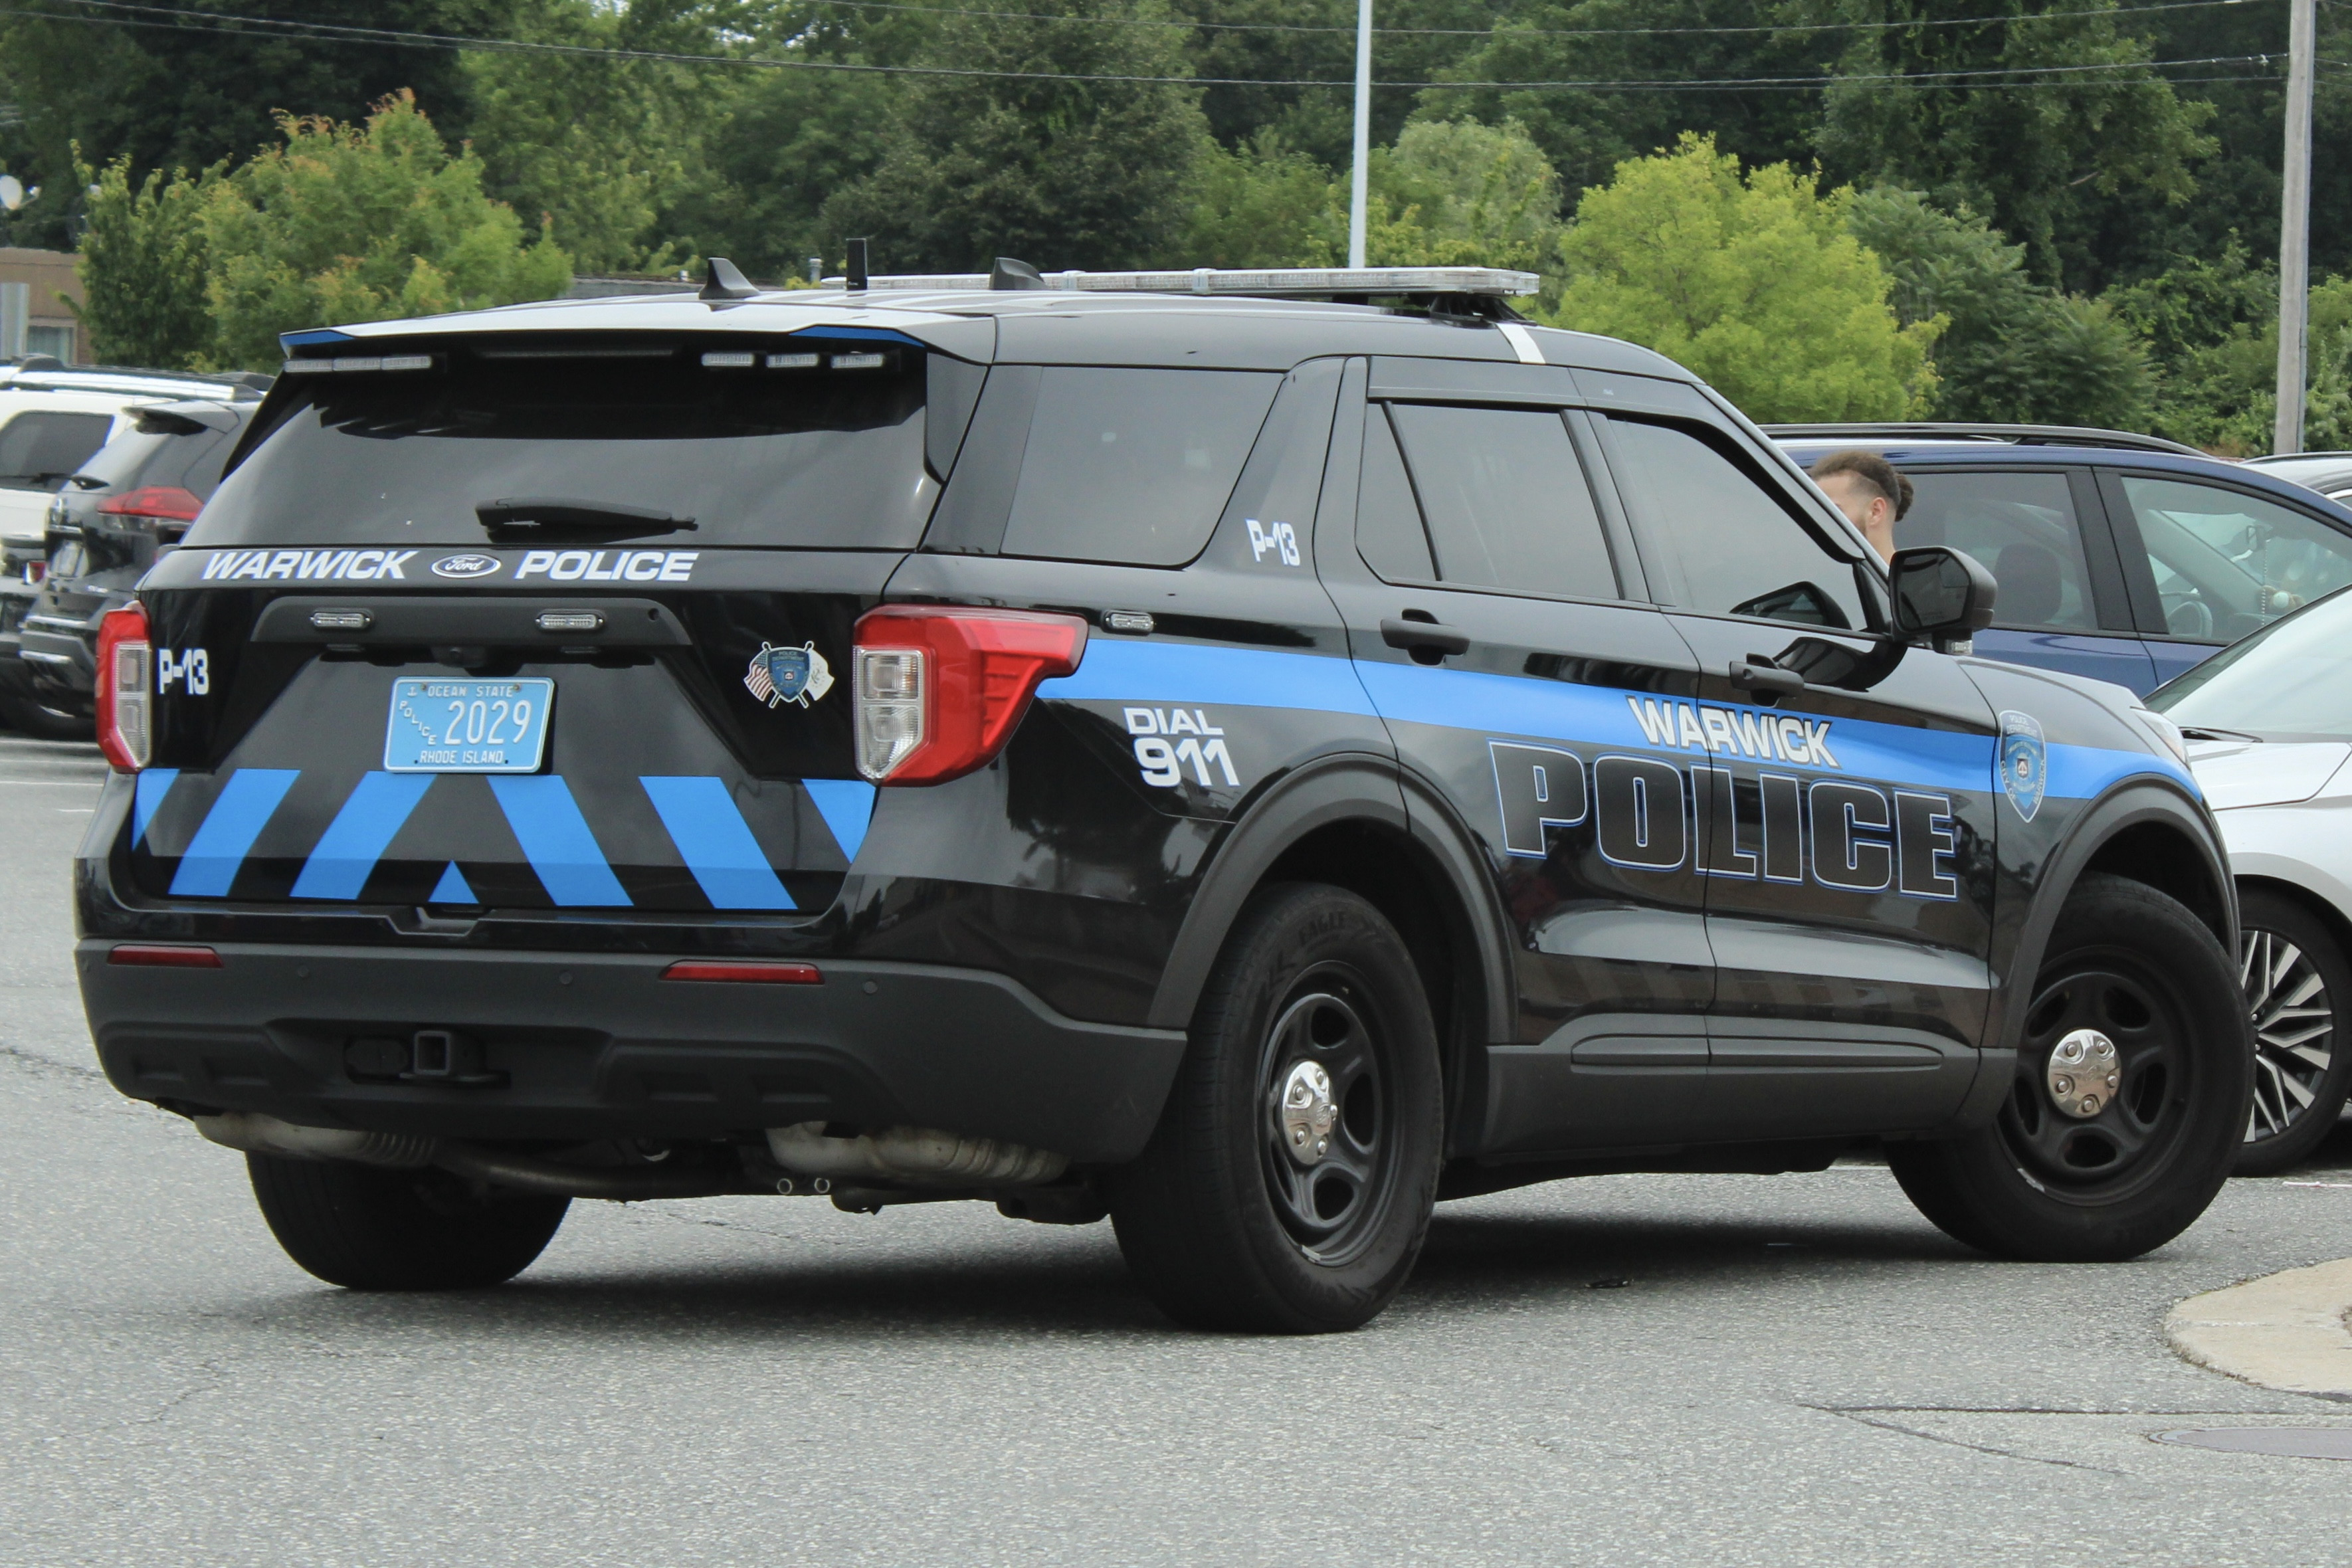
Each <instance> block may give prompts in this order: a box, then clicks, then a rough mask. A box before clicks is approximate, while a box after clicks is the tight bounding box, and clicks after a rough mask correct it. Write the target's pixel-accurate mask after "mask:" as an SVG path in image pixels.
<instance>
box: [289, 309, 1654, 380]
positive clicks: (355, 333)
mask: <svg viewBox="0 0 2352 1568" xmlns="http://www.w3.org/2000/svg"><path fill="white" fill-rule="evenodd" d="M811 328H832V329H848V330H850V331H852V332H854V331H856V330H857V329H864V331H867V332H875V331H890V332H902V333H904V334H906V335H907V336H908V337H911V338H914V339H917V340H919V342H923V343H925V344H927V345H929V347H931V348H934V349H938V350H940V351H942V352H944V353H950V354H953V355H955V356H956V357H958V358H960V359H967V360H974V361H978V362H981V363H991V362H1001V363H1009V364H1115V365H1116V364H1129V365H1168V366H1182V367H1186V368H1194V369H1203V370H1207V369H1217V370H1288V369H1289V368H1290V367H1291V366H1293V365H1296V364H1297V363H1301V362H1302V361H1306V360H1310V359H1318V358H1325V357H1328V356H1330V355H1334V354H1396V355H1405V356H1418V357H1424V358H1439V359H1464V360H1493V361H1498V362H1502V363H1517V361H1518V358H1519V354H1518V351H1517V348H1515V347H1514V345H1513V344H1512V342H1510V340H1509V338H1507V337H1506V336H1505V334H1504V333H1503V332H1502V331H1498V330H1497V329H1496V326H1495V324H1494V323H1493V322H1490V321H1478V320H1474V319H1470V318H1466V317H1449V316H1426V315H1420V314H1415V313H1412V312H1407V311H1402V310H1388V309H1384V308H1382V307H1379V306H1372V305H1339V304H1328V303H1321V302H1317V301H1309V300H1254V299H1249V298H1246V297H1242V296H1236V295H1218V296H1214V297H1212V298H1207V299H1198V298H1193V297H1191V296H1187V295H1182V294H1142V293H1135V294H1128V293H1120V294H1109V293H1086V292H1079V291H1074V290H1069V289H1007V290H1002V291H989V290H983V289H971V290H961V291H954V292H946V291H942V292H939V293H916V292H912V291H909V292H906V293H898V292H895V291H887V290H885V291H877V292H869V293H865V294H848V293H845V292H842V291H840V290H837V289H790V290H779V291H772V292H769V293H764V294H761V295H759V296H756V297H754V298H752V299H749V300H701V299H698V298H697V297H696V296H694V295H690V294H649V295H624V296H617V297H608V298H605V299H599V300H541V301H539V302H537V303H533V304H526V305H504V306H500V307H499V308H497V309H495V310H468V311H463V312H460V313H457V314H454V315H447V316H427V317H422V318H417V319H413V320H409V321H369V322H365V323H362V324H360V325H356V326H349V327H337V328H322V329H320V330H317V331H304V332H289V333H288V334H287V335H286V339H285V342H286V346H287V348H288V349H289V351H293V352H297V353H299V352H300V351H303V350H306V349H307V350H310V351H312V352H314V353H315V352H317V351H319V350H322V349H329V348H331V346H332V345H334V344H337V343H341V342H352V341H354V340H360V339H366V340H371V346H373V342H377V341H381V340H383V339H387V338H416V337H428V336H429V337H446V336H450V335H454V334H459V333H463V334H468V335H470V334H473V333H477V332H520V331H530V332H597V333H602V332H610V331H660V332H709V333H713V334H758V335H761V336H770V335H785V334H790V333H793V332H800V331H807V330H809V329H811ZM1525 331H1526V332H1527V335H1528V341H1530V342H1534V343H1535V344H1536V345H1537V347H1538V350H1539V351H1540V352H1541V353H1542V354H1543V356H1544V361H1545V363H1548V364H1553V365H1565V366H1580V367H1582V368H1585V369H1588V370H1599V371H1613V372H1618V373H1621V374H1627V373H1630V374H1636V375H1653V376H1662V377H1666V378H1669V379H1672V380H1675V381H1678V382H1689V381H1691V380H1692V379H1693V378H1692V376H1691V374H1690V373H1689V372H1688V371H1685V370H1684V369H1683V368H1682V367H1681V366H1680V365H1677V364H1675V363H1674V362H1673V361H1671V360H1669V359H1666V358H1664V356H1662V355H1659V354H1655V353H1651V352H1650V351H1649V350H1647V349H1643V348H1637V347H1635V346H1634V345H1633V344H1632V343H1628V342H1620V341H1618V340H1617V339H1615V338H1603V337H1596V336H1593V335H1592V334H1591V333H1587V332H1570V331H1560V330H1559V329H1557V328H1552V327H1538V326H1535V325H1532V324H1526V325H1525Z"/></svg>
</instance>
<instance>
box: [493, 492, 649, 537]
mask: <svg viewBox="0 0 2352 1568" xmlns="http://www.w3.org/2000/svg"><path fill="white" fill-rule="evenodd" d="M474 515H475V516H476V517H478V518H479V519H481V520H482V526H483V527H484V528H485V529H487V530H488V531H489V535H490V537H491V538H492V539H495V540H499V541H501V542H510V543H522V542H529V541H533V540H541V539H644V538H646V537H648V536H650V535H653V534H657V533H681V532H685V531H689V530H691V529H692V528H693V527H694V519H692V518H690V517H672V516H670V515H669V513H667V512H666V511H653V510H648V509H646V508H645V507H635V506H616V505H614V503H612V502H610V501H593V500H566V499H564V498H562V497H561V496H517V497H513V498H510V499H508V500H486V501H483V502H481V503H479V504H478V505H477V506H476V507H475V508H474Z"/></svg>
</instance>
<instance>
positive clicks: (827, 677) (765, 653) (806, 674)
mask: <svg viewBox="0 0 2352 1568" xmlns="http://www.w3.org/2000/svg"><path fill="white" fill-rule="evenodd" d="M743 687H744V689H746V690H747V691H749V692H751V695H752V696H754V697H756V698H758V699H759V700H761V701H762V702H764V703H766V704H767V705H768V706H769V707H770V708H774V707H776V706H777V705H778V704H780V703H784V702H790V703H792V704H793V705H794V706H795V707H800V708H805V707H807V706H808V705H809V704H810V703H812V702H814V701H816V700H818V699H819V698H821V697H823V696H824V694H825V693H826V692H828V691H830V690H832V689H833V667H832V666H831V665H829V664H827V663H825V662H824V655H823V654H821V653H819V652H817V651H816V644H814V643H813V642H809V643H803V644H802V645H801V646H800V647H774V646H772V645H771V644H769V643H766V642H762V643H761V645H760V651H759V652H757V653H755V654H753V655H752V656H751V668H750V669H749V670H747V671H745V672H744V675H743Z"/></svg>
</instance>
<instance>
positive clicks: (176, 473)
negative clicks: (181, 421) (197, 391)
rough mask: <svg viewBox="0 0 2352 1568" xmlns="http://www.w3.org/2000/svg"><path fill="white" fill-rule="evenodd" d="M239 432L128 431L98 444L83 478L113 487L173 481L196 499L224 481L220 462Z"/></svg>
mask: <svg viewBox="0 0 2352 1568" xmlns="http://www.w3.org/2000/svg"><path fill="white" fill-rule="evenodd" d="M235 445H236V437H234V436H233V435H232V434H231V433H230V432H228V431H226V430H207V429H205V428H204V427H202V426H198V427H197V428H195V429H194V430H191V431H179V430H171V431H165V430H149V429H147V428H145V427H143V426H142V427H139V428H135V429H131V430H126V431H124V432H123V433H122V434H121V435H120V436H117V437H115V438H114V439H113V440H111V441H109V442H108V443H107V444H106V445H105V446H104V447H100V449H99V452H98V455H97V456H95V457H93V458H90V460H89V462H87V463H84V464H83V465H82V466H81V468H80V470H79V472H80V473H81V475H82V476H83V477H84V478H87V479H96V480H98V481H99V482H100V484H102V485H104V486H105V487H106V488H107V489H112V490H129V489H138V488H139V487H140V486H142V485H174V486H177V487H178V488H180V489H184V490H187V491H189V492H190V493H192V494H194V496H195V497H197V499H199V500H202V499H203V498H204V497H205V496H208V495H210V494H212V492H213V487H214V486H215V485H217V484H219V483H220V475H221V465H222V464H223V463H226V461H228V455H229V451H230V449H231V447H234V446H235Z"/></svg>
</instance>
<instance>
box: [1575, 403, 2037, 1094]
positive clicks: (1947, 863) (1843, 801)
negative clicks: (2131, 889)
mask: <svg viewBox="0 0 2352 1568" xmlns="http://www.w3.org/2000/svg"><path fill="white" fill-rule="evenodd" d="M1598 423H1599V424H1600V426H1601V428H1602V429H1603V431H1604V432H1605V437H1606V442H1607V451H1608V454H1609V459H1610V467H1611V470H1612V473H1613V474H1614V475H1615V476H1616V478H1617V479H1618V483H1619V488H1620V489H1621V490H1622V492H1623V494H1624V497H1625V500H1626V503H1627V506H1628V508H1629V510H1630V511H1631V512H1632V514H1633V520H1634V526H1635V529H1636V531H1637V534H1638V537H1639V540H1640V548H1641V552H1642V557H1643V564H1644V567H1645V568H1646V570H1647V574H1648V578H1649V581H1650V584H1651V585H1652V587H1653V589H1654V591H1655V592H1656V593H1657V595H1658V596H1659V598H1660V599H1661V600H1662V601H1664V603H1666V604H1667V605H1671V606H1672V607H1673V608H1672V615H1671V617H1670V618H1671V619H1672V621H1673V623H1674V625H1675V627H1676V629H1677V630H1678V631H1679V632H1680V633H1681V634H1682V636H1683V637H1685V639H1686V640H1687V641H1688V643H1689V645H1690V647H1691V648H1692V651H1693V652H1694V654H1695V655H1696V659H1697V663H1698V667H1699V689H1698V693H1697V696H1696V700H1692V701H1688V702H1677V703H1675V704H1671V705H1661V707H1660V708H1659V710H1657V713H1656V715H1655V718H1654V726H1655V734H1654V739H1655V740H1656V741H1657V742H1659V743H1661V744H1664V745H1671V746H1674V747H1675V748H1676V749H1677V750H1678V751H1679V752H1680V753H1681V761H1682V763H1683V766H1684V767H1685V771H1686V772H1687V773H1688V776H1689V777H1690V779H1691V780H1692V794H1693V795H1694V798H1695V800H1696V805H1697V810H1698V812H1699V813H1700V815H1701V816H1702V817H1703V819H1704V820H1706V822H1708V823H1709V824H1711V826H1712V831H1711V832H1710V833H1709V834H1707V835H1706V836H1705V837H1704V847H1703V853H1704V856H1705V858H1704V860H1703V861H1702V868H1703V870H1704V872H1705V875H1706V910H1707V917H1706V927H1707V936H1708V941H1709V943H1710V946H1711V947H1712V950H1713V952H1714V953H1715V958H1716V963H1717V973H1718V976H1719V979H1718V984H1717V993H1716V996H1715V1001H1714V1005H1713V1007H1712V1009H1711V1011H1710V1017H1709V1037H1710V1047H1709V1101H1710V1111H1711V1115H1712V1119H1713V1121H1714V1122H1715V1124H1716V1125H1717V1128H1718V1129H1719V1130H1720V1131H1723V1132H1724V1133H1726V1134H1727V1135H1731V1136H1738V1137H1743V1138H1780V1137H1809V1136H1816V1135H1834V1134H1841V1133H1858V1132H1864V1131H1891V1130H1896V1129H1901V1128H1906V1127H1926V1126H1928V1125H1931V1124H1933V1123H1934V1122H1936V1121H1939V1120H1941V1119H1942V1118H1943V1117H1944V1116H1945V1115H1946V1114H1948V1112H1949V1111H1951V1110H1953V1109H1955V1108H1956V1107H1957V1106H1958V1102H1959V1100H1960V1099H1961V1097H1962V1096H1963V1095H1964V1094H1965V1093H1966V1091H1967V1089H1968V1085H1969V1080H1970V1079H1971V1078H1972V1077H1973V1076H1974V1073H1975V1068H1976V1060H1977V1057H1976V1053H1977V1048H1978V1046H1979V1042H1980V1040H1981V1038H1982V1036H1983V1032H1984V1026H1985V1021H1986V1017H1987V1013H1988V1002H1989V999H1990V970H1989V966H1988V960H1989V954H1990V945H1991V932H1992V913H1993V893H1994V880H1995V864H1994V859H1993V834H1994V829H1995V821H1994V816H1993V810H1992V807H1993V801H1992V788H1993V770H1992V765H1991V758H1992V750H1993V740H1992V737H1993V734H1994V731H1995V729H1996V724H1995V720H1994V715H1993V714H1992V712H1991V711H1990V708H1989V706H1988V704H1987V703H1986V701H1985V700H1984V698H1983V696H1982V695H1981V694H1980V693H1979V691H1978V690H1977V689H1976V687H1975V685H1974V684H1973V683H1971V682H1970V681H1969V679H1968V677H1967V674H1966V673H1965V671H1964V670H1963V669H1962V668H1960V666H1959V665H1958V662H1957V661H1956V660H1954V659H1951V658H1947V657H1945V656H1942V655H1939V654H1935V653H1931V652H1927V651H1926V650H1924V649H1918V648H1904V647H1901V646H1900V645H1896V644H1893V643H1891V642H1888V641H1885V640H1884V639H1882V638H1880V637H1876V636H1874V635H1872V634H1871V632H1870V631H1869V630H1868V629H1867V628H1868V627H1869V626H1870V625H1871V623H1872V622H1873V620H1874V618H1875V616H1876V612H1875V610H1874V608H1873V607H1872V601H1871V599H1870V598H1868V597H1866V596H1865V590H1864V587H1863V584H1862V580H1861V578H1860V577H1859V575H1858V574H1857V570H1856V566H1855V563H1854V562H1853V560H1851V559H1849V558H1846V557H1844V556H1843V555H1842V554H1841V553H1840V549H1839V547H1838V546H1836V545H1834V544H1832V541H1831V535H1830V534H1829V533H1828V532H1827V531H1825V530H1822V529H1821V528H1820V527H1819V524H1818V521H1816V522H1815V523H1813V524H1811V525H1809V524H1808V522H1807V521H1805V519H1806V517H1807V515H1808V511H1809V510H1810V509H1811V507H1813V506H1818V505H1819V504H1820V503H1819V502H1818V501H1811V500H1809V499H1808V498H1806V497H1805V496H1804V495H1803V494H1802V493H1801V491H1799V490H1798V489H1796V487H1794V486H1793V485H1791V484H1789V483H1787V482H1786V481H1785V479H1782V478H1780V476H1778V475H1777V474H1776V473H1775V471H1774V468H1773V467H1772V465H1770V464H1769V463H1768V462H1767V461H1766V460H1765V459H1764V458H1763V457H1762V456H1761V454H1759V452H1758V451H1757V450H1756V449H1755V448H1754V447H1749V446H1748V444H1747V443H1746V441H1745V440H1744V439H1743V438H1742V437H1740V436H1739V435H1738V432H1736V431H1735V430H1733V429H1731V428H1730V427H1729V426H1727V424H1718V423H1716V422H1714V421H1711V420H1707V419H1704V418H1693V417H1684V418H1673V417H1666V416H1640V415H1635V414H1631V413H1628V414H1622V415H1618V414H1612V416H1610V417H1609V418H1607V419H1606V420H1603V421H1600V422H1598ZM1670 709H1671V711H1670Z"/></svg>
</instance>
